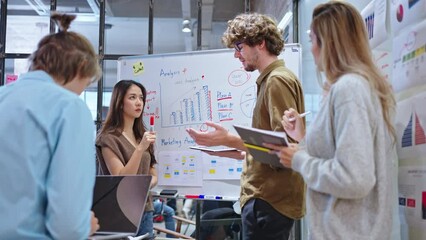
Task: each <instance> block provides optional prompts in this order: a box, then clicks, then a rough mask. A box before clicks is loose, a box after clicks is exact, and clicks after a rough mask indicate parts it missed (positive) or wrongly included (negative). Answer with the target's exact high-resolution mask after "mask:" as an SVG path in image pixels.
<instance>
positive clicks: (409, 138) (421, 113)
mask: <svg viewBox="0 0 426 240" xmlns="http://www.w3.org/2000/svg"><path fill="white" fill-rule="evenodd" d="M425 103H426V92H423V93H420V94H417V95H414V96H412V97H410V98H408V99H406V100H403V101H400V102H398V105H397V114H396V132H397V136H398V139H397V140H398V141H397V142H398V143H397V150H398V156H399V161H400V165H419V164H421V165H424V166H425V167H426V134H425V133H426V107H425Z"/></svg>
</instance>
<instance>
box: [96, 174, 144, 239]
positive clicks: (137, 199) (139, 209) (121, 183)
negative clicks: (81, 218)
mask: <svg viewBox="0 0 426 240" xmlns="http://www.w3.org/2000/svg"><path fill="white" fill-rule="evenodd" d="M151 178H152V177H151V176H149V175H129V176H97V177H96V183H95V188H94V194H93V205H92V210H93V211H94V212H95V216H96V217H97V218H98V219H99V224H100V229H99V231H98V232H109V233H129V234H130V235H135V234H136V233H137V231H138V228H139V225H140V221H141V218H142V215H143V212H144V209H145V204H146V200H147V196H148V194H149V186H150V183H151Z"/></svg>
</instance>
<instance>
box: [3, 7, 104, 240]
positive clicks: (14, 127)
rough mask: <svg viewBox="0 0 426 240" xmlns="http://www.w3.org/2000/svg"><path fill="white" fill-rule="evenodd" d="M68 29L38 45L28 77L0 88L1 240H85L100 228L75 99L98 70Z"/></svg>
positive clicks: (83, 114) (87, 143)
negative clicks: (92, 208)
mask: <svg viewBox="0 0 426 240" xmlns="http://www.w3.org/2000/svg"><path fill="white" fill-rule="evenodd" d="M55 17H56V18H57V19H56V20H58V22H61V23H63V22H66V21H62V20H64V18H71V20H69V19H68V20H69V21H68V26H69V23H70V22H71V21H72V20H73V18H72V16H69V15H54V16H52V18H53V19H54V18H55ZM74 18H75V17H74ZM68 26H61V27H63V28H61V30H62V31H61V32H59V33H56V34H52V35H49V36H46V37H44V38H43V39H42V40H41V41H40V43H39V45H38V49H37V50H36V51H35V52H34V53H33V55H32V56H31V58H30V63H31V67H30V72H29V73H27V74H25V75H24V76H22V77H21V78H20V79H19V80H18V81H16V82H15V83H12V84H8V85H6V86H3V87H1V88H0V112H1V113H2V117H1V124H0V133H1V134H0V156H1V157H0V214H1V217H0V239H86V238H87V237H88V236H89V235H90V234H91V233H92V232H94V231H96V230H97V229H98V228H99V225H98V224H97V219H96V218H95V217H94V216H93V215H91V212H90V208H91V205H92V197H93V186H94V181H95V148H94V133H95V132H94V131H95V129H94V124H93V120H92V117H91V114H90V111H89V109H88V108H87V106H86V104H85V103H84V102H83V101H82V100H81V99H80V98H79V97H78V94H81V92H82V91H83V90H84V88H85V87H86V86H87V85H88V84H89V83H90V82H91V80H92V79H98V78H99V76H100V68H99V65H98V64H97V58H96V54H95V52H94V50H93V47H92V46H91V45H90V43H89V41H88V40H87V39H86V38H84V37H83V36H81V35H80V34H77V33H72V32H67V31H66V29H67V28H68ZM61 58H62V59H61Z"/></svg>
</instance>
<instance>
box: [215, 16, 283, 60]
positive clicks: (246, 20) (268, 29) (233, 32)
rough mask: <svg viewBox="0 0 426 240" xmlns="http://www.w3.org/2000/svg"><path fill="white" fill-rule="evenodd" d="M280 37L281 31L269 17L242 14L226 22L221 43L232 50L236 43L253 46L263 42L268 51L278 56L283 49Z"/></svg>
mask: <svg viewBox="0 0 426 240" xmlns="http://www.w3.org/2000/svg"><path fill="white" fill-rule="evenodd" d="M282 35H283V34H282V30H281V29H278V27H277V24H276V22H275V21H274V20H273V19H272V18H271V17H268V16H266V15H262V14H259V13H244V14H240V15H238V16H236V17H235V18H234V19H232V20H229V21H228V28H227V29H226V31H225V32H224V33H223V36H222V43H223V44H224V45H225V46H227V47H229V48H233V47H234V46H235V43H237V42H244V43H245V44H247V45H249V46H255V45H257V44H260V43H262V41H263V40H265V44H266V48H267V49H268V51H269V52H270V53H271V54H274V55H276V56H278V55H280V53H281V51H282V50H283V48H284V40H283V37H282Z"/></svg>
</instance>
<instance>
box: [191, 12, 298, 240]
mask: <svg viewBox="0 0 426 240" xmlns="http://www.w3.org/2000/svg"><path fill="white" fill-rule="evenodd" d="M222 42H223V43H224V45H226V46H227V47H233V48H234V49H235V51H234V57H235V58H238V60H239V61H240V62H241V64H242V65H243V67H244V69H245V70H246V71H255V70H258V71H259V73H260V76H259V77H258V78H257V80H256V85H257V100H256V105H255V107H254V110H253V119H252V127H255V128H260V129H265V130H273V131H283V127H282V125H281V116H282V114H283V112H284V110H286V109H288V108H295V109H297V110H298V111H304V99H303V91H302V86H301V84H300V82H299V80H298V79H297V77H296V76H295V75H294V74H293V73H292V72H291V71H290V70H289V69H288V68H286V67H285V63H284V61H283V60H280V59H278V55H280V53H281V51H282V50H283V48H284V40H283V38H282V31H281V30H280V29H278V27H277V25H276V22H275V21H274V20H273V19H272V18H270V17H268V16H266V15H263V14H258V13H247V14H240V15H238V16H236V17H235V18H234V19H232V20H230V21H228V28H227V29H226V31H225V33H224V34H223V37H222ZM206 124H207V126H209V127H212V128H214V129H215V130H214V131H211V132H200V131H197V130H195V129H192V128H190V129H187V132H188V133H189V135H190V136H191V137H192V138H193V139H194V140H195V142H196V143H197V144H200V145H205V146H213V145H225V146H229V147H234V148H237V149H239V150H241V151H240V152H237V151H234V152H230V154H228V153H221V154H220V155H222V156H225V155H227V157H232V158H236V159H241V158H244V152H247V148H246V147H245V146H244V142H243V140H242V139H241V138H240V137H239V136H238V135H234V134H232V133H230V132H228V131H227V130H226V129H225V128H224V127H222V126H221V125H219V124H217V123H213V122H207V123H206ZM290 141H293V140H291V139H290ZM293 142H294V141H293ZM240 203H241V206H242V212H241V217H242V226H243V239H245V240H248V239H264V240H267V239H271V240H277V239H283V240H284V239H288V238H289V236H290V231H291V229H292V227H293V224H294V221H295V220H297V219H300V218H302V217H303V216H304V214H305V184H304V182H303V178H302V176H301V175H300V174H299V173H297V172H295V171H293V170H291V169H282V168H277V167H273V166H271V165H269V164H264V163H261V162H260V161H255V160H254V159H253V157H252V156H251V155H248V156H247V160H246V162H245V164H244V166H243V172H242V174H241V196H240Z"/></svg>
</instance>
